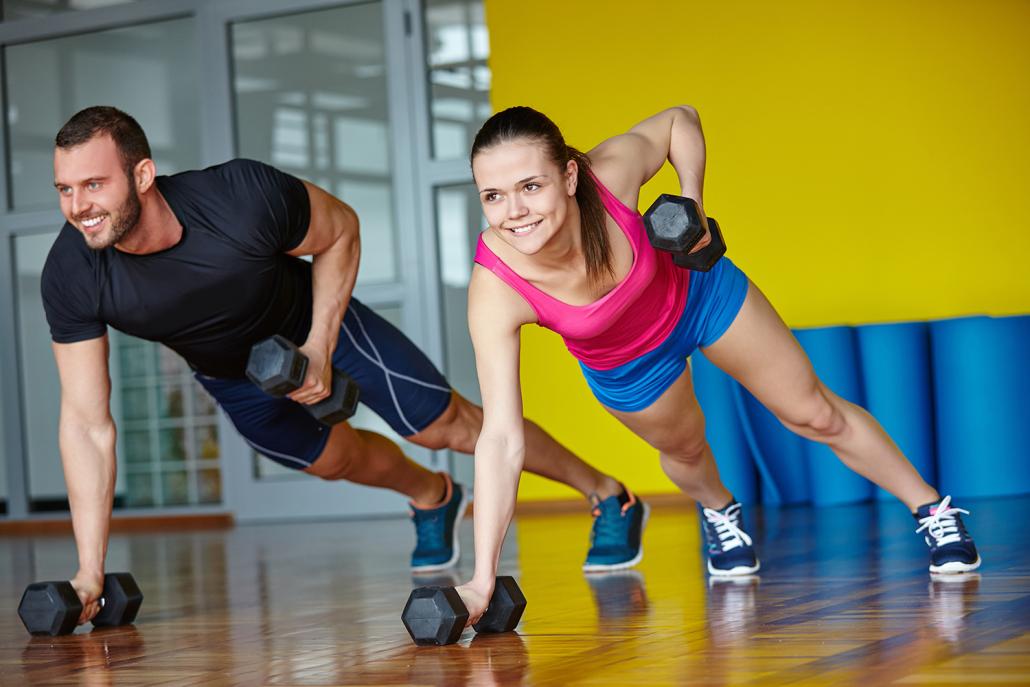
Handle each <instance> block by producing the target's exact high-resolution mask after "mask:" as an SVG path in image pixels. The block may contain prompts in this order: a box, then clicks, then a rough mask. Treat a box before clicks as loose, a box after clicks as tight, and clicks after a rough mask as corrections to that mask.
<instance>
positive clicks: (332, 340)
mask: <svg viewBox="0 0 1030 687" xmlns="http://www.w3.org/2000/svg"><path fill="white" fill-rule="evenodd" d="M359 259H360V244H359V242H358V240H357V237H356V236H352V235H349V234H348V235H344V236H341V237H340V239H339V240H337V241H336V242H335V243H334V244H333V245H332V247H331V248H330V249H329V250H327V251H325V252H323V253H319V254H317V255H315V256H314V257H313V259H312V266H311V289H312V311H311V331H310V333H309V334H308V339H307V343H309V344H312V343H318V344H321V345H322V346H323V347H324V348H325V349H326V351H327V352H329V353H330V354H331V353H332V350H333V348H335V347H336V339H337V337H338V336H339V334H340V322H341V321H342V320H343V313H344V310H345V309H346V307H347V303H349V302H350V297H351V293H352V292H353V291H354V283H355V281H356V280H357V275H358V261H359Z"/></svg>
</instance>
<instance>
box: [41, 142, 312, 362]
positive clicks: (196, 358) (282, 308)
mask: <svg viewBox="0 0 1030 687" xmlns="http://www.w3.org/2000/svg"><path fill="white" fill-rule="evenodd" d="M157 188H158V189H159V190H160V191H161V195H163V196H164V197H165V200H167V201H168V205H169V206H170V207H171V209H172V212H174V213H175V216H176V217H177V218H178V220H179V223H180V224H182V229H183V233H182V238H181V240H180V241H179V242H178V243H177V244H175V245H174V246H172V247H170V248H166V249H164V250H162V251H158V252H157V253H149V254H146V255H132V254H129V253H124V252H122V251H119V250H117V249H116V248H114V247H111V248H107V249H104V250H100V251H96V250H92V249H91V248H89V247H88V246H87V245H86V242H85V240H84V239H83V238H82V236H81V234H79V232H78V230H77V229H75V227H73V226H71V225H70V224H65V225H64V227H63V228H62V229H61V232H60V234H59V235H58V236H57V240H56V241H54V245H53V246H52V247H51V248H50V254H49V255H48V256H47V260H46V265H45V266H44V267H43V277H42V290H43V306H44V308H45V310H46V317H47V322H48V323H49V324H50V335H51V337H52V338H53V340H54V341H56V342H57V343H73V342H76V341H85V340H87V339H95V338H97V337H100V336H103V335H104V333H105V332H106V331H107V330H106V326H107V325H111V326H112V327H114V328H115V329H118V330H120V331H123V332H125V333H126V334H131V335H133V336H137V337H139V338H142V339H149V340H151V341H159V342H161V343H163V344H165V345H167V346H168V347H169V348H171V349H172V350H174V351H176V352H177V353H178V354H179V355H181V356H182V357H183V358H185V359H186V361H187V362H188V363H189V364H190V366H191V367H192V368H193V369H195V370H197V371H199V372H201V373H203V374H206V375H210V376H213V377H242V376H243V374H244V369H245V368H246V364H247V355H248V353H249V352H250V347H251V346H252V345H253V344H254V343H256V342H257V341H259V340H261V339H263V338H265V337H268V336H271V335H273V334H282V335H283V336H285V337H287V338H288V339H290V340H291V341H294V342H296V343H302V342H303V341H304V340H305V339H306V338H307V335H308V331H309V330H310V328H311V265H310V263H308V262H307V261H305V260H301V259H300V258H296V257H293V256H290V255H287V254H286V251H288V250H291V249H293V248H295V247H296V246H298V245H299V244H300V242H301V241H302V240H303V239H304V236H305V235H306V234H307V230H308V223H309V221H310V217H311V208H310V205H309V200H308V193H307V189H306V188H305V187H304V185H303V184H302V183H301V181H300V180H299V179H297V178H296V177H293V176H290V175H289V174H285V173H284V172H280V171H279V170H277V169H275V168H274V167H270V166H268V165H265V164H262V163H260V162H255V161H253V160H232V161H230V162H226V163H225V164H221V165H216V166H214V167H208V168H207V169H204V170H199V171H192V172H183V173H181V174H175V175H173V176H160V177H158V178H157Z"/></svg>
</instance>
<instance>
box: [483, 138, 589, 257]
mask: <svg viewBox="0 0 1030 687" xmlns="http://www.w3.org/2000/svg"><path fill="white" fill-rule="evenodd" d="M472 175H473V176H474V177H475V180H476V186H477V188H478V189H479V200H480V202H481V203H482V204H483V214H484V215H486V220H487V222H488V223H489V224H490V228H491V229H492V230H493V232H494V233H495V234H497V235H498V236H499V237H500V238H501V240H503V241H504V242H505V243H507V244H508V245H510V246H511V247H513V248H514V249H515V250H517V251H519V252H520V253H524V254H526V255H532V254H534V253H536V252H538V251H539V250H540V249H541V248H543V247H544V246H545V245H546V244H547V242H548V241H550V240H551V238H553V237H554V236H555V234H557V233H558V231H559V230H560V229H561V227H562V226H563V225H564V223H565V219H566V217H567V216H568V213H569V208H570V207H571V206H572V205H573V204H575V202H576V179H577V170H576V163H575V162H573V161H569V163H568V165H566V167H565V169H564V170H562V169H559V167H558V166H557V165H555V164H554V162H553V161H552V160H551V159H550V157H549V156H548V155H547V151H546V149H545V148H544V147H543V146H542V145H540V144H538V143H535V142H532V141H526V140H522V141H510V142H506V143H499V144H498V145H495V146H493V147H491V148H487V149H485V150H483V151H482V152H480V153H479V154H478V155H476V157H475V159H474V160H473V161H472Z"/></svg>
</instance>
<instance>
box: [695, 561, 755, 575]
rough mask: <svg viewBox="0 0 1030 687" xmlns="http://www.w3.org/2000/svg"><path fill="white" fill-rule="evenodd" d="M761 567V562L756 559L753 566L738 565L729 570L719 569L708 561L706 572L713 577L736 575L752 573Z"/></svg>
mask: <svg viewBox="0 0 1030 687" xmlns="http://www.w3.org/2000/svg"><path fill="white" fill-rule="evenodd" d="M761 567H762V562H761V561H758V560H756V561H755V564H754V565H753V566H747V565H738V566H737V567H735V568H730V569H729V570H720V569H719V568H716V567H714V566H713V565H712V561H711V560H709V561H708V574H709V575H712V576H714V577H737V576H739V575H753V574H755V573H756V572H758V569H759V568H761Z"/></svg>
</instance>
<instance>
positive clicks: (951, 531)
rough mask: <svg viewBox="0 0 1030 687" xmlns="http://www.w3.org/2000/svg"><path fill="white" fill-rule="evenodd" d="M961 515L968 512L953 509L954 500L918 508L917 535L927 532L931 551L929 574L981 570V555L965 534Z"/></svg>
mask: <svg viewBox="0 0 1030 687" xmlns="http://www.w3.org/2000/svg"><path fill="white" fill-rule="evenodd" d="M961 513H965V514H966V515H969V511H967V510H962V509H961V508H953V507H952V506H951V497H950V496H945V497H944V498H943V499H941V500H940V502H939V503H927V504H926V505H923V506H919V510H917V511H916V514H915V518H916V520H917V521H919V529H917V530H916V534H918V533H920V532H922V531H923V530H926V534H924V535H923V539H924V540H925V541H926V545H927V546H929V547H930V572H932V573H963V572H969V571H970V570H976V569H977V568H979V567H980V555H979V554H978V553H977V552H976V544H974V543H973V538H972V537H970V536H969V533H968V532H966V526H965V524H963V522H962V515H961Z"/></svg>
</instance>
